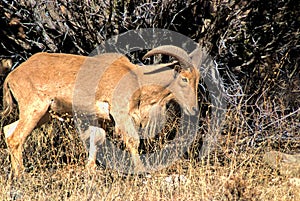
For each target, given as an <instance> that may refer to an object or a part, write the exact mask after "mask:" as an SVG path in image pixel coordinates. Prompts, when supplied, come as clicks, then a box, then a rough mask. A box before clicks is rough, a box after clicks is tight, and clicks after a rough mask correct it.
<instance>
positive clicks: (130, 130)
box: [115, 118, 145, 173]
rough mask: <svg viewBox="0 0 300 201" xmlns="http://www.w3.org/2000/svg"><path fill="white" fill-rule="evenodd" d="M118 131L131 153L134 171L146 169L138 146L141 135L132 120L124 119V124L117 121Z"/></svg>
mask: <svg viewBox="0 0 300 201" xmlns="http://www.w3.org/2000/svg"><path fill="white" fill-rule="evenodd" d="M115 126H116V133H118V134H119V135H121V138H122V140H123V142H124V144H125V147H126V149H127V150H128V151H129V153H130V154H131V158H132V161H133V165H134V172H135V173H141V172H144V171H145V166H144V164H143V162H142V161H141V159H140V155H139V152H138V148H139V145H140V138H139V135H138V133H137V131H136V129H135V127H134V125H133V123H132V121H131V118H128V119H127V121H123V123H122V124H117V123H116V125H115Z"/></svg>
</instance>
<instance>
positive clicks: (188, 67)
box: [143, 45, 200, 115]
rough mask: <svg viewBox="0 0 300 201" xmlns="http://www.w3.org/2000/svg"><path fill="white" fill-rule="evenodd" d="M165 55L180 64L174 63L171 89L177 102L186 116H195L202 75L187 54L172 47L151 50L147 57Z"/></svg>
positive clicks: (166, 46)
mask: <svg viewBox="0 0 300 201" xmlns="http://www.w3.org/2000/svg"><path fill="white" fill-rule="evenodd" d="M156 54H165V55H169V56H172V57H174V58H175V59H176V60H177V61H178V63H177V64H176V63H174V65H175V66H174V81H173V82H172V83H171V84H170V86H169V89H170V90H171V91H172V93H173V94H174V97H175V100H176V101H177V102H178V103H179V104H180V105H181V107H182V108H183V111H184V112H185V113H186V114H190V115H194V114H195V113H196V111H197V110H198V98H197V89H198V83H199V77H200V73H199V71H198V69H197V68H196V67H195V66H194V65H193V63H192V60H191V58H190V57H189V55H188V54H187V52H186V51H185V50H183V49H181V48H179V47H176V46H172V45H164V46H159V47H157V48H154V49H152V50H150V51H149V52H148V53H147V54H145V56H144V57H143V59H144V58H146V57H149V56H152V55H156Z"/></svg>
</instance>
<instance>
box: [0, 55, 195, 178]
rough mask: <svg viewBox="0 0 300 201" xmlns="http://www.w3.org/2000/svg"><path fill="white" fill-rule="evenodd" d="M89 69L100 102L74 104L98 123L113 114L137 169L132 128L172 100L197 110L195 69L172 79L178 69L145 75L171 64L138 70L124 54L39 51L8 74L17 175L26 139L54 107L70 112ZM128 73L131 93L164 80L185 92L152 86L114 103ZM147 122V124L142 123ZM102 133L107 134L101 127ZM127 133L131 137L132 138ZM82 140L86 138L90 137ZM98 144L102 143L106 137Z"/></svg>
mask: <svg viewBox="0 0 300 201" xmlns="http://www.w3.org/2000/svg"><path fill="white" fill-rule="evenodd" d="M85 65H88V66H89V68H88V69H87V70H86V71H85V72H84V75H85V77H82V79H83V80H82V81H84V79H86V80H89V79H90V78H91V77H95V73H97V72H100V75H101V76H100V77H101V79H100V80H99V82H98V85H97V86H96V100H97V101H96V103H95V104H94V105H92V106H86V102H85V99H84V98H85V96H84V95H83V99H82V100H79V102H76V105H77V106H78V107H79V108H82V109H83V110H84V112H87V113H88V112H92V111H96V116H97V118H99V119H107V120H110V119H109V116H110V114H111V115H112V116H113V118H114V120H115V122H116V131H117V132H119V133H120V134H121V135H122V136H123V140H124V142H125V144H126V147H127V149H128V150H129V151H130V153H131V154H132V157H133V161H134V163H135V165H136V166H140V165H141V161H140V160H139V157H138V153H137V148H138V145H139V139H138V136H137V134H136V129H135V127H134V126H135V125H139V124H140V123H141V122H143V121H147V120H145V119H147V115H148V114H149V111H151V105H163V104H165V103H166V102H167V101H168V100H170V99H178V102H179V103H183V105H185V106H186V107H185V109H186V111H188V112H193V109H194V108H195V107H197V83H198V81H199V72H198V71H197V70H196V69H195V68H194V67H191V70H190V69H189V70H182V71H181V72H180V73H179V75H178V77H177V78H174V73H175V71H174V70H168V71H164V72H160V73H154V74H153V75H150V76H148V77H146V76H145V75H144V74H145V73H144V71H149V70H148V69H150V70H155V69H159V68H162V67H165V66H168V65H157V66H143V67H140V66H137V65H134V64H132V63H130V61H129V60H128V59H127V58H126V57H125V56H123V55H120V54H114V53H108V54H103V55H99V56H96V57H85V56H78V55H70V54H57V53H52V54H49V53H37V54H35V55H33V56H32V57H30V58H29V59H28V60H27V61H26V62H24V63H22V64H21V65H20V66H19V67H17V68H16V69H15V70H13V71H12V72H11V73H10V74H9V75H8V76H7V78H6V80H5V82H4V87H3V92H4V93H3V94H4V99H3V106H4V111H3V112H2V115H4V116H7V115H8V114H9V113H10V112H11V110H12V107H13V100H12V96H13V97H14V98H15V100H16V101H17V103H18V107H19V120H18V123H15V124H13V125H12V127H7V128H5V130H6V132H8V130H9V132H10V133H9V134H6V137H7V139H6V140H7V144H8V147H9V150H10V154H11V165H12V170H13V171H14V173H15V174H16V175H19V174H20V173H21V172H22V170H23V159H22V149H23V148H22V147H23V144H24V142H25V139H26V138H27V136H28V135H29V134H30V133H31V132H32V130H33V129H34V128H35V127H36V126H37V125H38V123H41V119H42V118H43V117H44V116H45V115H47V111H48V110H49V109H51V110H53V111H54V112H57V113H71V112H72V108H73V106H74V105H72V104H73V103H74V102H73V101H74V97H73V95H74V89H75V85H76V78H77V76H78V73H79V71H80V70H81V69H82V67H83V66H85ZM103 69H105V70H103ZM125 75H126V76H128V75H129V78H130V79H129V81H128V82H129V83H126V84H127V86H126V87H128V91H130V90H135V88H139V87H138V85H139V84H140V82H142V80H144V79H146V78H147V79H150V80H151V79H153V80H155V79H160V82H161V81H162V80H163V82H165V83H166V85H168V86H169V87H170V90H174V91H176V90H179V92H180V91H181V90H182V92H183V93H178V94H177V95H176V94H172V92H170V91H168V90H167V89H166V88H163V87H161V86H155V85H150V86H149V87H141V88H140V89H138V90H136V92H135V93H133V94H134V95H133V96H132V97H130V99H129V102H124V101H126V100H123V96H122V95H120V97H117V98H118V99H117V100H120V101H117V102H114V100H113V99H112V98H114V96H116V95H115V94H114V89H115V88H116V86H117V85H118V84H120V83H119V82H120V80H121V79H122V78H123V77H124V76H125ZM151 76H152V77H151ZM182 78H186V79H188V83H182ZM185 85H186V86H185ZM86 87H88V86H86ZM88 90H89V89H88V88H87V89H83V90H82V91H83V92H82V93H85V92H86V91H88ZM123 91H124V90H123ZM125 91H126V90H125ZM124 93H125V92H124ZM170 94H171V95H170ZM178 97H179V98H178ZM122 101H123V102H122ZM138 102H139V104H138ZM74 104H75V103H74ZM124 105H125V106H126V107H124ZM132 119H134V122H135V125H133V124H132V122H131V121H132ZM143 124H147V123H144V122H143ZM14 127H15V128H14ZM100 133H103V129H102V130H101V132H100ZM129 133H130V134H131V135H128V134H129ZM132 133H133V134H132ZM83 136H84V137H83V138H86V135H83ZM101 136H102V134H101ZM100 141H103V139H102V137H101V140H100ZM91 146H92V145H91ZM90 154H92V155H94V157H93V159H91V160H95V155H96V154H95V153H94V152H93V153H90ZM89 164H94V162H93V161H89Z"/></svg>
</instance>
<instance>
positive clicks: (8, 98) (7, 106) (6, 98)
mask: <svg viewBox="0 0 300 201" xmlns="http://www.w3.org/2000/svg"><path fill="white" fill-rule="evenodd" d="M12 109H13V99H12V94H11V92H10V89H9V86H8V82H7V79H6V80H5V81H4V84H3V110H2V111H0V114H1V117H2V118H3V117H6V116H8V115H9V114H10V113H11V112H12Z"/></svg>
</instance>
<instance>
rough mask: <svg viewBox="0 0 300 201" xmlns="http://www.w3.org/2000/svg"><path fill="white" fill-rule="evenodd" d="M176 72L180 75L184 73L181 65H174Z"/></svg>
mask: <svg viewBox="0 0 300 201" xmlns="http://www.w3.org/2000/svg"><path fill="white" fill-rule="evenodd" d="M174 71H175V72H177V73H180V72H181V71H182V67H181V66H180V65H179V64H175V65H174Z"/></svg>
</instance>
